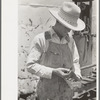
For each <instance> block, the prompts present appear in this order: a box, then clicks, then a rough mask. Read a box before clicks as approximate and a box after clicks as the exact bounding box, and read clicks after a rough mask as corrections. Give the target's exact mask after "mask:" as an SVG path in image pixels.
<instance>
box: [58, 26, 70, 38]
mask: <svg viewBox="0 0 100 100" xmlns="http://www.w3.org/2000/svg"><path fill="white" fill-rule="evenodd" d="M59 28H60V30H61V35H62V36H66V35H67V34H68V33H69V32H70V30H71V29H69V28H68V27H65V26H64V25H62V24H61V25H60V26H59Z"/></svg>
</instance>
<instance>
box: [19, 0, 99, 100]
mask: <svg viewBox="0 0 100 100" xmlns="http://www.w3.org/2000/svg"><path fill="white" fill-rule="evenodd" d="M96 5H97V0H19V2H18V100H97V86H96V82H97V81H96V78H97V76H96V75H97V55H96V51H97V47H96V45H97V41H96V40H97V34H98V33H97V8H96V7H97V6H96Z"/></svg>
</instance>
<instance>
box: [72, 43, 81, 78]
mask: <svg viewBox="0 0 100 100" xmlns="http://www.w3.org/2000/svg"><path fill="white" fill-rule="evenodd" d="M73 45H74V50H73V51H74V52H73V64H74V69H75V74H76V75H77V77H79V78H81V77H82V76H81V69H80V64H79V53H78V50H77V47H76V44H75V41H74V43H73Z"/></svg>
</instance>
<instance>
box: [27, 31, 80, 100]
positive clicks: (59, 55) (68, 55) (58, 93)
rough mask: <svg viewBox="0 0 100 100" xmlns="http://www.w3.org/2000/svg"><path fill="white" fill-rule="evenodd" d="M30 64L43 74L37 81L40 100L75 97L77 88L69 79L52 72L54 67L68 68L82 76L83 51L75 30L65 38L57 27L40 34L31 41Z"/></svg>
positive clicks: (32, 71) (66, 99)
mask: <svg viewBox="0 0 100 100" xmlns="http://www.w3.org/2000/svg"><path fill="white" fill-rule="evenodd" d="M27 68H28V71H29V72H31V73H33V74H35V75H37V76H40V81H39V82H38V85H37V94H38V97H39V98H40V100H47V99H50V100H72V96H73V91H72V90H71V88H70V87H69V86H68V84H67V83H66V81H64V79H62V78H61V77H59V76H57V75H53V74H52V70H53V69H54V68H68V69H71V70H72V71H74V72H75V74H76V75H77V77H81V71H80V65H79V54H78V51H77V48H76V45H75V42H74V40H73V38H72V36H71V33H69V35H68V34H67V35H66V36H65V37H63V38H62V39H61V40H60V39H59V37H58V36H57V34H56V32H55V31H54V30H53V29H50V30H49V31H46V32H44V33H41V34H39V35H37V36H36V37H35V38H34V39H33V42H32V45H31V49H30V53H29V55H28V59H27Z"/></svg>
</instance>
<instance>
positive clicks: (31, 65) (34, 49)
mask: <svg viewBox="0 0 100 100" xmlns="http://www.w3.org/2000/svg"><path fill="white" fill-rule="evenodd" d="M42 42H43V41H42V40H41V39H40V38H38V37H36V38H34V40H33V42H32V45H31V49H30V53H29V55H28V57H27V70H28V72H30V73H32V74H35V75H37V76H39V77H44V78H48V79H51V77H52V70H53V68H50V67H48V66H44V65H41V64H39V61H40V58H41V56H42V54H43V47H44V46H43V43H42Z"/></svg>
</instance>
